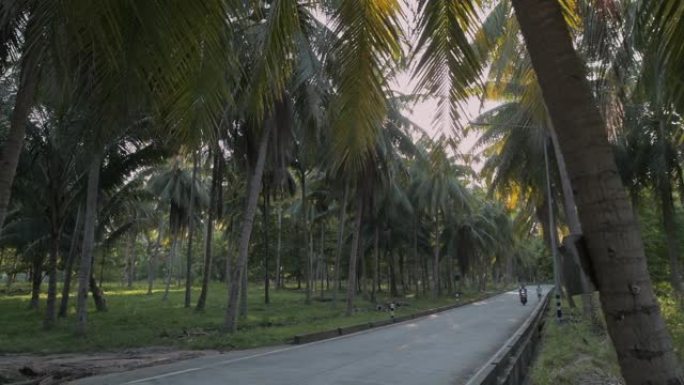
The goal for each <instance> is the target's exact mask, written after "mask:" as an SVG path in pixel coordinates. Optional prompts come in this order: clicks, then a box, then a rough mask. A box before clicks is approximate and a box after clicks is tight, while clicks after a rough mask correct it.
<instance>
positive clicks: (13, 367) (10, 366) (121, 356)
mask: <svg viewBox="0 0 684 385" xmlns="http://www.w3.org/2000/svg"><path fill="white" fill-rule="evenodd" d="M216 354H220V352H219V351H216V350H175V349H172V348H164V347H159V348H140V349H128V350H123V351H118V352H105V353H99V352H98V353H74V354H71V353H70V354H52V355H45V356H40V355H27V354H19V355H0V384H3V385H4V384H40V385H51V384H62V383H64V382H67V381H71V380H75V379H78V378H82V377H87V376H93V375H99V374H107V373H114V372H120V371H125V370H132V369H136V368H142V367H146V366H154V365H160V364H167V363H171V362H174V361H180V360H185V359H189V358H195V357H201V356H209V355H216Z"/></svg>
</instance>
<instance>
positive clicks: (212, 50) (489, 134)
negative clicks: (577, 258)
mask: <svg viewBox="0 0 684 385" xmlns="http://www.w3.org/2000/svg"><path fill="white" fill-rule="evenodd" d="M682 13H684V6H682V5H681V4H680V3H679V2H676V1H663V2H658V4H652V3H651V2H640V1H626V0H625V1H618V0H615V1H590V0H587V1H569V0H567V1H559V2H557V1H541V0H514V1H512V2H508V1H503V0H502V1H500V2H495V1H483V2H480V1H476V0H472V1H461V2H449V1H429V0H420V1H418V2H408V3H407V4H402V3H401V2H399V1H391V0H386V1H385V0H383V1H370V0H366V1H360V0H357V1H352V0H341V1H335V2H298V1H296V0H274V1H267V2H243V1H238V0H203V1H198V2H174V3H173V4H167V2H163V1H147V2H142V3H141V2H134V1H125V0H112V1H102V2H90V1H81V0H76V1H74V0H71V1H53V2H39V1H32V0H16V1H5V2H3V3H2V4H0V23H1V24H0V38H1V39H2V40H1V42H0V48H1V49H0V54H1V57H0V60H1V61H0V76H1V77H0V82H1V83H0V84H1V87H0V91H1V92H2V94H0V102H1V108H2V110H3V114H2V115H1V116H0V119H2V125H1V126H0V130H2V131H0V138H2V142H0V143H1V144H2V147H1V150H0V164H1V168H0V224H2V227H0V229H1V230H0V231H1V233H0V269H2V271H3V272H4V273H5V274H6V275H7V276H8V277H7V279H8V282H11V280H12V278H13V276H15V275H16V274H17V272H25V271H29V272H30V273H31V274H30V280H31V282H32V299H31V306H33V307H35V308H38V307H39V298H40V297H39V295H40V292H41V290H43V289H41V286H42V285H41V283H42V281H43V273H45V274H46V277H47V290H46V291H47V302H46V304H45V306H44V309H43V311H44V326H45V328H48V329H49V328H52V327H54V325H55V323H56V322H57V318H58V317H67V316H69V314H70V312H69V309H70V306H74V305H75V317H74V319H73V322H74V323H75V330H76V333H77V334H79V335H85V334H87V333H88V329H87V325H88V293H89V292H90V293H92V297H93V298H94V300H95V303H96V307H97V310H99V311H104V310H106V308H107V303H106V299H105V296H104V293H103V291H102V289H101V283H102V280H103V279H109V280H121V279H123V280H125V281H126V284H128V285H131V284H132V283H133V281H136V280H147V282H148V292H149V293H152V292H153V290H154V289H155V285H157V286H158V285H162V287H163V290H162V292H163V297H162V298H160V300H168V293H169V291H170V290H171V289H172V288H173V289H176V288H177V287H179V286H183V287H184V289H185V300H184V305H185V307H188V308H195V309H196V310H199V311H201V310H202V309H203V308H204V306H205V304H206V300H207V297H208V296H211V295H212V294H214V293H209V288H210V287H211V286H210V285H209V283H210V282H211V281H214V280H217V279H220V280H223V281H225V282H226V283H227V285H228V288H227V292H228V295H227V298H228V300H227V303H226V304H225V317H224V321H223V324H222V325H217V327H220V329H221V330H223V331H225V332H228V333H233V332H236V331H237V330H238V323H239V315H240V314H243V315H244V314H245V313H246V312H247V309H246V308H245V305H246V295H247V285H248V281H250V280H251V281H252V282H256V281H260V282H262V285H263V290H264V293H263V295H264V301H265V302H266V303H268V302H269V300H270V298H269V293H270V290H271V286H273V289H275V290H280V289H282V288H283V287H285V286H293V285H296V287H297V288H300V289H301V291H302V296H303V299H302V300H303V301H305V302H306V303H310V302H311V301H312V300H313V298H314V296H315V295H317V294H320V295H321V296H325V295H329V296H330V297H331V298H332V302H333V304H335V305H337V303H338V302H342V297H343V296H344V298H345V299H346V305H345V306H344V307H343V308H344V310H345V312H346V314H352V313H353V312H354V310H355V307H354V304H355V297H356V296H357V295H359V294H362V295H363V296H367V297H368V298H370V299H371V300H375V297H376V295H377V294H378V292H379V291H380V290H389V291H390V295H391V296H393V297H399V296H400V295H405V294H406V293H408V292H412V293H414V294H416V295H420V296H433V297H438V296H441V295H452V294H454V293H455V292H458V291H460V290H461V289H462V287H463V285H475V286H478V287H481V288H484V286H485V285H486V284H487V282H491V281H513V280H516V279H531V278H532V277H533V276H535V273H537V274H536V275H541V276H542V277H545V276H544V273H543V272H542V271H540V270H543V269H540V268H539V266H538V265H539V264H540V257H542V254H543V252H540V250H539V249H538V248H536V247H535V245H536V244H535V243H534V242H530V241H529V239H531V237H532V238H534V237H536V234H537V228H538V227H539V228H541V229H542V230H543V231H541V233H542V234H543V239H545V240H546V242H547V243H548V242H549V241H550V240H551V239H553V238H555V236H556V235H554V234H557V232H558V231H559V230H560V231H562V232H563V233H565V234H568V233H570V234H575V235H579V234H582V235H583V236H582V238H581V241H580V244H578V245H576V246H578V247H580V248H582V249H585V250H586V253H587V254H588V256H589V261H590V265H591V268H590V269H589V271H590V273H589V276H590V278H591V279H592V280H593V281H594V283H595V284H596V286H597V288H598V290H599V293H600V299H601V306H602V310H603V313H604V315H605V319H606V325H607V329H608V332H609V334H610V336H611V338H612V340H613V343H614V345H615V349H616V351H617V353H618V358H619V361H620V365H621V368H622V372H623V375H624V377H625V379H626V380H627V382H628V383H629V384H643V383H653V384H666V383H667V384H672V383H682V378H681V372H680V371H679V368H678V363H677V359H676V357H675V354H674V350H673V347H672V340H671V338H670V336H669V334H668V331H667V329H666V327H665V324H664V321H663V317H662V316H661V313H660V310H659V307H658V303H657V300H656V297H655V294H654V290H653V287H652V284H651V278H650V277H649V272H648V270H647V266H646V251H645V249H644V243H643V241H642V237H641V234H640V229H639V227H638V224H637V209H638V208H639V207H643V205H644V202H648V200H649V199H650V198H651V197H652V198H653V201H655V202H658V208H659V209H658V215H659V216H660V217H661V223H659V224H657V225H655V226H658V227H661V226H662V233H663V234H664V237H665V239H666V247H665V249H666V253H667V266H666V268H665V269H664V271H666V272H667V273H665V275H666V276H667V280H668V281H669V284H670V285H671V287H672V288H673V289H674V291H675V293H676V294H677V296H681V291H682V290H683V289H682V287H683V286H682V282H681V267H680V257H679V250H678V240H677V234H676V232H677V224H676V207H675V206H676V202H675V197H677V196H679V197H680V199H681V196H682V194H681V192H682V191H683V189H684V187H682V186H684V179H683V178H682V170H681V159H680V156H681V154H680V150H679V148H680V146H679V138H680V137H681V133H680V130H681V121H680V115H679V113H680V110H681V108H682V104H681V98H680V96H681V92H682V90H681V77H680V76H679V75H680V73H679V71H680V70H681V68H680V67H681V65H680V63H681V59H682V56H683V54H684V49H683V48H682V47H683V45H682V38H684V36H682V34H683V33H684V27H682V26H681V25H680V24H678V23H677V20H678V18H679V16H681V15H682ZM401 74H410V75H411V76H412V77H413V79H414V80H415V82H416V83H417V87H416V90H415V93H414V94H412V95H406V94H402V93H399V92H397V91H396V90H393V89H392V85H393V84H395V79H396V78H397V77H399V76H400V75H401ZM474 93H476V94H478V95H479V94H483V95H484V97H486V98H488V99H490V100H494V101H496V102H497V104H498V106H497V107H495V108H494V109H492V110H489V111H486V112H484V113H483V114H482V115H481V116H480V117H478V118H477V119H476V120H475V121H474V122H471V123H472V124H469V127H461V126H460V125H459V124H457V123H456V122H458V121H462V120H461V119H459V116H460V115H461V110H460V108H461V107H460V106H461V105H462V104H461V102H462V101H463V100H465V99H466V98H467V97H469V96H470V95H472V94H474ZM425 95H428V96H431V97H437V98H438V100H439V109H440V118H441V122H440V124H445V122H446V123H447V124H449V125H451V126H453V128H454V129H455V131H461V129H475V130H478V131H480V132H481V134H480V139H479V142H478V146H477V149H479V150H481V151H480V153H479V155H480V156H481V157H482V159H483V161H484V168H483V170H482V173H481V174H480V175H476V174H475V173H474V172H473V170H472V169H471V168H470V162H469V161H468V157H466V156H462V155H458V154H457V153H458V151H457V148H458V143H457V141H454V140H452V139H447V138H445V137H432V138H431V137H430V136H429V135H426V134H425V133H424V132H423V131H422V129H421V128H420V127H417V126H416V125H415V124H414V123H413V122H412V121H411V120H410V119H409V118H408V117H407V111H408V110H409V109H410V107H411V105H412V103H414V102H415V101H416V100H420V98H422V97H425ZM545 154H547V158H549V159H550V162H551V164H552V165H553V167H552V169H551V172H550V175H551V179H552V180H551V181H550V182H551V183H549V184H551V188H552V196H554V197H555V199H552V201H551V202H550V201H549V200H548V195H546V194H544V187H545V183H547V182H546V173H545V167H544V157H545ZM483 183H484V184H485V185H486V188H483V187H480V186H481V185H482V184H483ZM644 198H645V199H644ZM498 202H501V203H498ZM553 211H558V213H559V214H560V215H559V216H560V221H559V222H560V223H554V222H552V221H549V217H550V215H549V214H551V213H552V212H553ZM538 224H539V226H538ZM649 258H650V256H649ZM542 264H543V265H544V266H549V265H550V261H549V260H548V257H545V258H544V261H543V262H542ZM61 277H63V279H62V278H61ZM659 277H660V276H658V275H657V274H656V277H655V279H656V280H658V279H660V278H659ZM98 278H99V283H98ZM72 280H74V282H71V281H72ZM58 283H59V285H58ZM193 285H199V286H200V294H199V297H198V298H197V299H194V298H192V295H191V294H192V290H191V289H192V287H193ZM59 288H61V295H58V289H59ZM74 292H76V293H77V294H76V295H75V296H73V298H72V299H71V301H70V294H71V295H73V293H74ZM214 295H215V294H214ZM584 300H585V301H587V302H589V299H588V298H584ZM193 301H194V302H193ZM241 305H242V306H241ZM340 307H341V308H342V305H341V304H340ZM111 311H116V309H111Z"/></svg>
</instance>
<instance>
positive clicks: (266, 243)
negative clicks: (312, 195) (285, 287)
mask: <svg viewBox="0 0 684 385" xmlns="http://www.w3.org/2000/svg"><path fill="white" fill-rule="evenodd" d="M268 195H269V194H268V188H265V189H264V194H263V196H264V210H263V213H262V214H263V217H264V218H263V222H264V229H263V230H264V303H265V304H266V305H268V304H269V303H270V302H271V298H270V297H269V292H268V291H269V289H270V287H269V286H270V283H271V277H269V275H268V257H269V255H268V251H269V246H270V244H269V239H268V223H269V201H268Z"/></svg>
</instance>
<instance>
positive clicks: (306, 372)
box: [75, 287, 549, 385]
mask: <svg viewBox="0 0 684 385" xmlns="http://www.w3.org/2000/svg"><path fill="white" fill-rule="evenodd" d="M548 289H549V288H548V287H545V291H546V290H548ZM534 292H535V290H534V289H533V288H530V290H529V299H530V301H529V302H528V304H527V306H522V305H521V304H520V302H519V301H518V297H517V293H516V292H508V293H504V294H501V295H498V296H495V297H492V298H489V299H487V300H484V301H480V302H476V303H473V304H471V305H467V306H463V307H459V308H456V309H453V310H449V311H446V312H442V313H437V314H433V315H430V316H427V317H424V318H421V319H415V320H411V321H407V322H403V323H398V324H395V325H390V326H386V327H382V328H377V329H371V330H368V331H364V332H360V333H357V334H352V335H349V336H342V337H338V338H334V339H331V340H325V341H318V342H313V343H310V344H305V345H297V346H280V347H271V348H263V349H254V350H245V351H239V352H229V353H226V354H221V355H217V356H209V357H202V358H196V359H191V360H187V361H181V362H176V363H173V364H168V365H162V366H156V367H150V368H143V369H136V370H133V371H129V372H124V373H114V374H109V375H105V376H98V377H90V378H86V379H82V380H80V381H77V382H75V383H76V384H79V385H86V384H88V385H92V384H98V385H100V384H141V385H143V384H165V385H180V384H191V385H211V384H221V385H271V384H272V385H276V384H277V385H289V384H292V385H381V384H388V385H404V384H405V385H409V384H410V385H415V384H430V385H441V384H444V385H447V384H449V385H453V384H457V385H458V384H462V383H465V382H466V381H467V380H468V378H470V377H471V376H472V375H473V374H474V373H475V372H477V371H478V370H479V369H480V367H482V366H483V365H484V364H485V363H486V361H487V360H488V359H489V358H490V357H491V356H492V355H494V353H496V351H497V350H498V349H499V348H500V347H501V346H502V345H503V344H504V342H505V341H506V340H507V339H508V338H509V337H510V336H511V335H512V334H513V333H514V332H515V331H516V330H517V329H518V327H520V326H521V324H522V323H523V321H524V320H525V319H526V318H527V317H528V316H529V315H530V314H531V313H532V310H533V309H534V308H535V306H536V305H537V303H538V300H537V298H536V294H535V293H534Z"/></svg>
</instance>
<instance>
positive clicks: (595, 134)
mask: <svg viewBox="0 0 684 385" xmlns="http://www.w3.org/2000/svg"><path fill="white" fill-rule="evenodd" d="M513 6H514V9H515V13H516V16H517V18H518V22H519V24H520V29H521V31H522V33H523V36H524V38H525V42H526V45H527V49H528V51H529V54H530V57H531V59H532V65H533V67H534V69H535V72H536V74H537V78H538V79H539V84H540V86H541V89H542V93H543V96H544V100H545V102H546V105H547V107H548V109H549V113H550V115H551V119H552V121H553V126H554V127H555V128H556V129H557V133H558V138H559V141H560V144H561V150H562V152H563V155H564V157H565V161H566V162H567V166H568V173H569V174H570V178H571V182H572V186H573V188H574V191H575V194H576V195H575V197H576V198H577V209H578V213H579V217H580V221H581V223H582V228H583V229H584V232H585V241H586V245H587V249H588V254H589V258H590V260H591V262H592V265H593V269H594V272H595V277H596V281H597V286H598V288H599V292H600V295H601V304H602V307H603V312H604V314H605V316H606V324H607V327H608V332H609V334H610V336H611V339H612V340H613V344H614V345H615V350H616V352H617V356H618V361H619V363H620V367H621V370H622V374H623V376H624V378H625V380H626V382H627V384H628V385H637V384H638V385H642V384H652V385H661V384H662V385H666V384H668V385H673V384H683V383H684V379H683V378H682V373H681V370H680V368H679V363H678V362H677V357H676V355H675V353H674V351H673V347H672V346H673V345H672V339H671V337H670V335H669V334H668V332H667V328H666V326H665V322H664V320H663V317H662V315H661V313H660V308H659V306H658V302H657V300H656V297H655V294H654V292H653V287H652V284H651V279H650V277H649V275H648V269H647V268H646V255H645V252H644V245H643V242H642V240H641V234H640V233H639V228H638V226H637V222H636V219H635V218H634V213H633V211H632V208H631V205H630V201H629V197H628V196H627V193H626V192H625V188H624V186H623V185H622V182H621V180H620V176H619V175H620V174H619V173H618V169H617V166H616V164H615V160H614V158H613V153H612V150H611V147H610V143H609V142H608V137H607V133H606V125H605V124H604V122H603V119H602V117H601V114H600V113H599V111H598V108H597V107H596V104H595V102H594V98H593V96H592V94H591V91H590V88H589V85H588V82H587V80H586V73H585V68H584V65H583V63H582V62H581V61H580V59H579V57H578V55H577V53H576V52H575V50H574V48H573V46H572V41H571V38H570V34H569V32H568V28H567V25H566V23H565V20H564V18H563V13H562V10H561V7H560V5H559V3H558V2H557V1H548V0H513Z"/></svg>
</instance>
